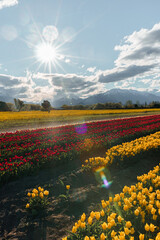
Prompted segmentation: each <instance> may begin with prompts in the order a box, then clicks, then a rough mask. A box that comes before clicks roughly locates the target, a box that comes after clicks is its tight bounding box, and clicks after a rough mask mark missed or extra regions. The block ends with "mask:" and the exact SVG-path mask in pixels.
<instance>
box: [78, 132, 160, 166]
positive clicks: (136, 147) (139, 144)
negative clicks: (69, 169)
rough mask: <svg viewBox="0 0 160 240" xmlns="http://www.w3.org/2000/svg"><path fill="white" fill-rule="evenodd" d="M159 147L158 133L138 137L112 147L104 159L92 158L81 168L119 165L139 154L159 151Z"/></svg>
mask: <svg viewBox="0 0 160 240" xmlns="http://www.w3.org/2000/svg"><path fill="white" fill-rule="evenodd" d="M159 147H160V132H156V133H154V134H150V135H147V136H145V137H140V138H138V139H135V140H133V141H131V142H125V143H122V144H120V145H117V146H113V147H112V148H110V149H108V150H107V152H106V157H105V158H103V157H95V158H94V157H92V158H89V160H86V161H85V163H86V164H85V165H84V164H83V165H82V167H87V168H92V169H94V168H97V167H100V166H108V165H111V164H112V163H113V162H114V163H118V164H120V162H122V161H123V160H126V161H127V160H128V159H129V158H130V159H131V158H133V157H134V158H135V156H137V155H138V156H139V154H141V153H144V152H145V153H146V152H147V151H150V150H152V149H159Z"/></svg>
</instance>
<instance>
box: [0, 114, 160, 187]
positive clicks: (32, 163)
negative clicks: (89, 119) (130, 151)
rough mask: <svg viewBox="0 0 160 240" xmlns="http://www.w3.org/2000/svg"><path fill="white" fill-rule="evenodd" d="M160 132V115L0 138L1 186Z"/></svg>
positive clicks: (24, 132)
mask: <svg viewBox="0 0 160 240" xmlns="http://www.w3.org/2000/svg"><path fill="white" fill-rule="evenodd" d="M157 130H160V115H156V116H148V117H137V118H128V119H121V120H112V121H99V122H93V123H88V124H82V125H75V126H74V125H72V126H65V127H59V128H49V129H38V130H33V131H29V130H28V131H20V132H16V133H6V134H1V135H0V141H1V153H0V183H2V182H6V181H9V179H12V178H17V177H20V176H21V175H23V174H28V173H30V172H31V170H32V171H34V169H35V168H36V169H38V168H44V167H47V166H50V165H52V166H53V167H54V166H57V165H60V164H62V162H66V163H67V161H71V160H73V159H79V157H81V155H82V156H83V155H84V153H85V154H86V153H88V152H89V153H92V154H94V152H95V151H98V150H100V149H103V151H104V149H106V148H110V147H112V146H114V145H116V144H119V143H122V142H123V141H128V140H132V139H135V138H136V137H140V136H142V135H146V134H148V133H152V132H155V131H157Z"/></svg>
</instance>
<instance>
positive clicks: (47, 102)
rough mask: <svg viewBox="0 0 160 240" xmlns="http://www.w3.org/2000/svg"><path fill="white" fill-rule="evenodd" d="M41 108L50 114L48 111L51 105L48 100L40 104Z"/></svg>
mask: <svg viewBox="0 0 160 240" xmlns="http://www.w3.org/2000/svg"><path fill="white" fill-rule="evenodd" d="M41 105H42V107H43V109H42V110H43V111H48V112H50V109H51V104H50V102H49V101H48V100H44V101H43V103H42V104H41Z"/></svg>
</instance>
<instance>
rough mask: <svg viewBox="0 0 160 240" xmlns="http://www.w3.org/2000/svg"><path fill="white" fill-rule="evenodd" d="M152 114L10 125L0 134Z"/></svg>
mask: <svg viewBox="0 0 160 240" xmlns="http://www.w3.org/2000/svg"><path fill="white" fill-rule="evenodd" d="M152 115H159V114H157V113H155V114H154V113H153V114H148V113H147V114H144V113H143V114H141V115H139V114H138V115H134V116H129V115H128V116H114V117H113V116H107V117H106V116H103V115H102V116H99V118H98V119H97V118H93V119H91V120H83V121H68V122H54V123H50V124H42V125H38V126H36V127H34V126H31V125H27V126H23V127H22V126H20V127H12V128H3V130H2V129H0V134H1V133H6V132H16V131H21V130H35V129H40V128H52V127H53V128H54V127H63V126H66V125H76V124H84V123H90V122H99V121H112V120H115V119H117V120H118V119H121V120H122V119H127V118H136V117H144V116H152Z"/></svg>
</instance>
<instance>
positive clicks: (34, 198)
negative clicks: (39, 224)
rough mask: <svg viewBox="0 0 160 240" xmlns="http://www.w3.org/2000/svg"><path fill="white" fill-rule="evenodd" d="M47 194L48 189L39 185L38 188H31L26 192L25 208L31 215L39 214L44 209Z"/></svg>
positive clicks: (46, 203)
mask: <svg viewBox="0 0 160 240" xmlns="http://www.w3.org/2000/svg"><path fill="white" fill-rule="evenodd" d="M48 194H49V191H47V190H45V191H44V189H43V188H41V187H38V189H33V190H32V193H30V192H29V193H28V194H27V196H28V203H27V204H26V209H27V211H28V212H29V213H31V214H32V215H33V216H34V215H38V214H40V213H41V212H42V211H44V210H45V209H46V207H47V206H48V204H49V202H48Z"/></svg>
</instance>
